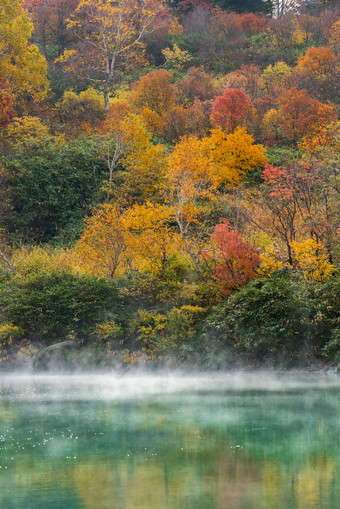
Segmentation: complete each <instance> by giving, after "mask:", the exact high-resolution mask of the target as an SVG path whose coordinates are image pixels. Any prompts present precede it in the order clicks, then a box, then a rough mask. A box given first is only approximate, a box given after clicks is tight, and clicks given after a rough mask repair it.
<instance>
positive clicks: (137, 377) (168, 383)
mask: <svg viewBox="0 0 340 509" xmlns="http://www.w3.org/2000/svg"><path fill="white" fill-rule="evenodd" d="M339 387H340V377H339V376H337V375H329V374H327V373H314V374H311V373H299V374H292V373H282V372H281V373H279V372H277V373H275V372H270V373H269V372H256V373H250V372H232V373H221V372H218V373H199V372H197V373H191V374H183V373H181V372H169V373H167V374H161V373H154V374H145V373H136V374H131V373H129V374H124V375H121V374H108V373H105V374H103V375H100V374H97V373H96V374H88V375H84V374H81V375H79V374H75V375H69V374H67V375H60V374H56V375H53V374H34V375H32V374H18V373H11V374H1V375H0V397H2V398H6V397H10V398H11V399H16V400H22V399H25V400H28V401H30V400H31V401H42V400H44V401H46V400H48V401H71V400H78V401H91V400H107V401H122V400H129V399H142V398H147V397H150V396H161V395H169V396H174V397H175V396H176V395H180V396H183V395H185V394H186V393H188V394H189V393H190V394H191V395H192V394H193V393H195V392H197V393H200V394H202V393H209V392H210V391H213V392H214V393H215V395H216V391H221V392H225V391H266V392H269V391H300V390H305V389H316V390H317V389H326V388H339Z"/></svg>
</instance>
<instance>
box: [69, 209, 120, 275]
mask: <svg viewBox="0 0 340 509" xmlns="http://www.w3.org/2000/svg"><path fill="white" fill-rule="evenodd" d="M75 250H76V253H77V255H78V256H79V258H80V260H81V262H82V264H83V265H84V266H85V267H87V268H88V269H89V270H90V272H92V273H94V274H101V275H105V276H108V277H109V278H110V279H113V277H114V275H115V274H116V271H117V269H118V268H119V267H120V266H121V265H122V263H123V260H124V255H125V251H126V242H125V230H124V226H123V223H122V220H121V214H120V211H119V209H118V208H117V206H116V205H114V204H111V203H106V204H104V205H102V206H101V207H99V208H98V209H97V210H96V211H95V212H94V214H93V215H92V216H91V217H89V218H88V219H87V220H86V227H85V229H84V231H83V233H82V235H81V237H80V239H79V241H78V243H77V245H76V249H75Z"/></svg>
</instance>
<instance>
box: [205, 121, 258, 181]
mask: <svg viewBox="0 0 340 509" xmlns="http://www.w3.org/2000/svg"><path fill="white" fill-rule="evenodd" d="M203 144H204V147H205V150H206V151H207V152H208V154H209V158H210V159H211V161H212V164H213V173H214V176H215V178H216V180H217V182H218V184H219V185H227V186H228V187H234V186H236V185H237V184H239V183H240V182H241V181H242V180H243V178H244V176H245V175H246V174H247V173H248V172H251V171H254V170H255V169H256V168H261V167H263V165H264V164H265V163H266V162H267V157H266V155H265V148H264V147H263V146H262V145H257V144H255V143H254V138H253V137H252V136H251V135H250V134H248V133H247V132H246V130H245V129H244V128H243V127H237V128H236V129H235V131H234V132H233V133H229V134H225V132H223V131H222V130H221V129H214V130H212V131H211V135H210V137H207V138H205V139H204V140H203Z"/></svg>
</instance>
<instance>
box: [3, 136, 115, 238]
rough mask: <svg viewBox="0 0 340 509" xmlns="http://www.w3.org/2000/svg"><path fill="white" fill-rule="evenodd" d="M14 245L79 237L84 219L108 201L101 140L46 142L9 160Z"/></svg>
mask: <svg viewBox="0 0 340 509" xmlns="http://www.w3.org/2000/svg"><path fill="white" fill-rule="evenodd" d="M5 169H6V174H7V181H8V182H7V185H8V188H9V198H10V201H11V205H12V211H11V215H10V217H9V219H8V230H9V233H10V234H11V236H12V238H13V240H20V241H24V242H32V241H33V242H48V241H51V239H54V238H55V237H56V236H58V235H59V236H60V238H61V240H63V238H64V241H65V242H67V241H68V240H69V239H70V238H72V237H76V235H77V233H78V231H79V228H80V227H81V224H82V220H83V218H84V217H85V216H86V214H88V213H89V212H90V209H91V207H92V206H94V205H96V204H97V203H98V202H99V201H100V200H101V198H102V194H101V191H100V188H101V185H102V182H103V180H105V178H107V164H106V162H105V161H104V160H103V159H102V158H101V157H100V144H99V142H98V141H97V140H96V138H94V137H93V138H87V139H85V138H78V139H77V140H73V141H69V142H65V143H63V144H60V142H58V141H57V140H54V139H51V140H46V143H45V145H44V146H42V145H41V144H39V143H34V142H31V143H30V146H29V147H27V146H25V147H21V148H20V147H18V149H17V151H16V153H15V155H13V156H11V157H7V160H6V161H5Z"/></svg>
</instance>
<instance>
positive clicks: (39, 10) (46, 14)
mask: <svg viewBox="0 0 340 509" xmlns="http://www.w3.org/2000/svg"><path fill="white" fill-rule="evenodd" d="M78 1H79V0H25V2H24V6H25V8H26V9H27V10H28V11H29V13H30V15H31V17H32V21H33V24H34V36H35V38H36V39H37V40H38V43H40V44H41V47H42V50H43V53H44V56H45V58H46V60H48V59H51V57H52V59H54V57H55V56H60V55H62V54H63V53H64V50H65V48H66V45H67V42H68V41H69V40H70V39H74V36H73V35H72V33H71V32H70V31H68V30H67V19H68V17H69V16H70V15H71V13H72V12H73V11H74V10H75V8H76V7H77V5H78ZM55 48H56V52H57V55H55Z"/></svg>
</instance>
